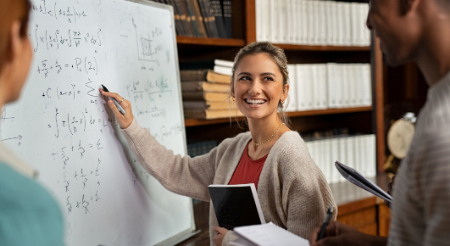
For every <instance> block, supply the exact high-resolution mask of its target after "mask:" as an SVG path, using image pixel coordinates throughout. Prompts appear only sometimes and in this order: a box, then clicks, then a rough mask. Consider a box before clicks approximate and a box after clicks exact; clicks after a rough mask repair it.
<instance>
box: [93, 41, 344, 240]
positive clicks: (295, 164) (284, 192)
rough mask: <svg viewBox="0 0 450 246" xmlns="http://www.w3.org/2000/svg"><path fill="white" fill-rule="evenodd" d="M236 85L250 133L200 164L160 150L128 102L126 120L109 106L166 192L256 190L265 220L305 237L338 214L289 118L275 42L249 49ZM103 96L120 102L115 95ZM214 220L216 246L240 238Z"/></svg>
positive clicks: (197, 194) (241, 56)
mask: <svg viewBox="0 0 450 246" xmlns="http://www.w3.org/2000/svg"><path fill="white" fill-rule="evenodd" d="M232 79H233V81H232V88H231V96H232V97H233V98H234V99H235V100H236V104H237V107H238V108H239V110H240V111H241V112H242V113H243V114H244V115H245V117H246V119H247V122H248V125H249V129H250V131H249V132H245V133H241V134H239V135H237V136H235V137H233V138H229V139H225V140H224V141H223V142H222V143H220V144H219V146H217V147H216V148H214V149H213V150H212V151H211V152H210V153H208V154H205V155H203V156H197V157H194V158H191V157H189V156H183V157H182V156H179V155H177V156H175V155H174V154H173V152H172V151H170V150H167V149H165V147H164V146H162V145H160V144H159V143H158V142H157V141H156V140H155V138H154V137H153V136H152V135H151V134H150V132H149V131H148V130H147V129H144V128H142V127H141V126H139V124H138V123H137V121H136V119H135V118H134V117H133V114H132V111H131V105H130V102H129V101H127V100H124V101H123V103H122V104H121V106H122V107H123V108H124V110H125V112H126V113H125V114H124V115H122V114H121V113H120V112H119V111H118V109H117V107H116V106H115V105H114V103H113V102H112V101H111V100H109V101H108V105H109V107H110V108H111V109H112V110H113V112H114V114H115V116H116V120H117V122H118V123H119V125H120V126H121V128H122V129H123V130H122V132H123V134H124V136H125V137H126V139H127V141H128V143H129V145H130V146H131V148H132V150H133V152H134V153H135V154H136V156H137V158H138V161H139V163H141V164H142V165H143V166H144V168H145V169H146V170H147V171H148V172H149V173H150V174H151V175H153V176H154V177H155V178H156V179H158V180H159V181H160V182H161V184H162V185H163V186H164V187H166V188H167V189H169V190H171V191H172V192H175V193H177V194H180V195H185V196H189V197H192V198H195V199H199V200H203V201H207V202H209V201H210V196H209V193H208V185H211V184H248V183H254V184H255V186H256V187H257V193H258V198H259V201H260V204H261V208H262V211H263V214H264V218H265V219H266V221H271V222H273V223H274V224H277V225H278V226H281V227H283V228H285V229H287V230H289V231H291V232H293V233H295V234H297V235H299V236H301V237H304V238H307V237H308V236H309V235H310V233H311V231H312V230H313V229H314V228H315V227H316V226H319V225H320V224H321V223H322V221H323V218H324V216H325V213H326V209H327V208H328V207H329V206H331V207H333V211H334V214H333V219H336V213H337V208H336V203H335V201H334V198H333V196H332V194H331V190H330V188H329V186H328V183H327V181H326V180H325V177H324V175H323V174H322V172H321V171H320V169H319V168H318V167H317V166H316V164H315V163H314V161H313V160H312V159H311V156H310V155H309V153H308V149H307V148H306V145H305V142H304V141H303V139H302V138H301V137H300V135H299V134H298V133H297V132H295V131H291V130H290V129H289V127H288V124H287V123H288V119H287V117H285V116H284V114H283V103H284V101H285V100H286V98H287V97H288V93H289V84H288V81H289V74H288V72H287V61H286V56H285V54H284V51H283V50H282V49H279V48H276V47H274V46H273V45H271V44H269V43H252V44H249V45H247V46H246V47H244V48H242V49H241V51H240V52H239V53H238V54H237V56H236V59H235V63H234V68H233V77H232ZM100 91H101V93H102V94H103V95H104V96H108V97H112V98H115V99H116V100H118V101H120V100H122V97H121V96H120V95H118V94H116V93H110V92H105V91H103V90H101V89H100ZM209 221H210V226H211V227H210V228H212V229H211V230H210V239H211V245H229V243H230V241H232V240H233V239H235V236H234V233H233V232H232V231H228V230H227V229H225V228H221V227H218V223H217V220H216V216H215V213H214V208H213V206H212V205H210V218H209Z"/></svg>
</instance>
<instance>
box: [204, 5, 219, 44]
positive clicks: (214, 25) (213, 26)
mask: <svg viewBox="0 0 450 246" xmlns="http://www.w3.org/2000/svg"><path fill="white" fill-rule="evenodd" d="M204 1H205V7H206V10H207V12H208V16H209V19H210V20H211V21H210V23H211V29H212V32H213V34H214V37H215V38H220V35H219V30H218V29H217V23H216V17H215V16H214V10H213V9H212V6H211V1H210V0H204Z"/></svg>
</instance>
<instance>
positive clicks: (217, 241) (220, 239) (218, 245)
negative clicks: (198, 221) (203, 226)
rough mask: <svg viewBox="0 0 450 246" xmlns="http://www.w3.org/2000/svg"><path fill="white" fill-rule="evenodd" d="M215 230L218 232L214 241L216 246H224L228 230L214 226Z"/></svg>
mask: <svg viewBox="0 0 450 246" xmlns="http://www.w3.org/2000/svg"><path fill="white" fill-rule="evenodd" d="M213 230H214V231H216V232H217V234H216V235H215V236H214V239H213V240H214V243H215V244H216V246H222V242H223V238H224V237H225V234H227V232H228V230H227V229H225V228H223V227H220V226H214V227H213Z"/></svg>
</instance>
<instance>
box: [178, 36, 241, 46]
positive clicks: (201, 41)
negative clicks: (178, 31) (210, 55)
mask: <svg viewBox="0 0 450 246" xmlns="http://www.w3.org/2000/svg"><path fill="white" fill-rule="evenodd" d="M177 44H188V45H209V46H230V47H244V45H245V40H244V39H234V38H232V39H231V38H197V37H185V36H177Z"/></svg>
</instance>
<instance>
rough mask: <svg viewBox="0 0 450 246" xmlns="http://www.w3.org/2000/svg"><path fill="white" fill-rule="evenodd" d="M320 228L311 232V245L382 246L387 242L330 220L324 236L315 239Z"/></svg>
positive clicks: (384, 239)
mask: <svg viewBox="0 0 450 246" xmlns="http://www.w3.org/2000/svg"><path fill="white" fill-rule="evenodd" d="M320 228H321V227H317V228H316V229H315V230H314V231H313V232H312V233H311V236H310V238H309V243H310V245H311V246H357V245H358V246H359V245H367V246H369V245H373V246H378V245H379V246H382V245H383V246H384V245H386V244H387V239H386V238H383V237H377V236H370V235H367V234H364V233H362V232H359V231H357V230H355V229H353V228H352V227H350V226H347V225H344V224H342V223H340V222H337V221H333V222H330V224H329V225H328V226H327V228H326V230H325V236H324V238H322V239H321V240H319V241H317V237H318V236H319V232H320Z"/></svg>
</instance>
